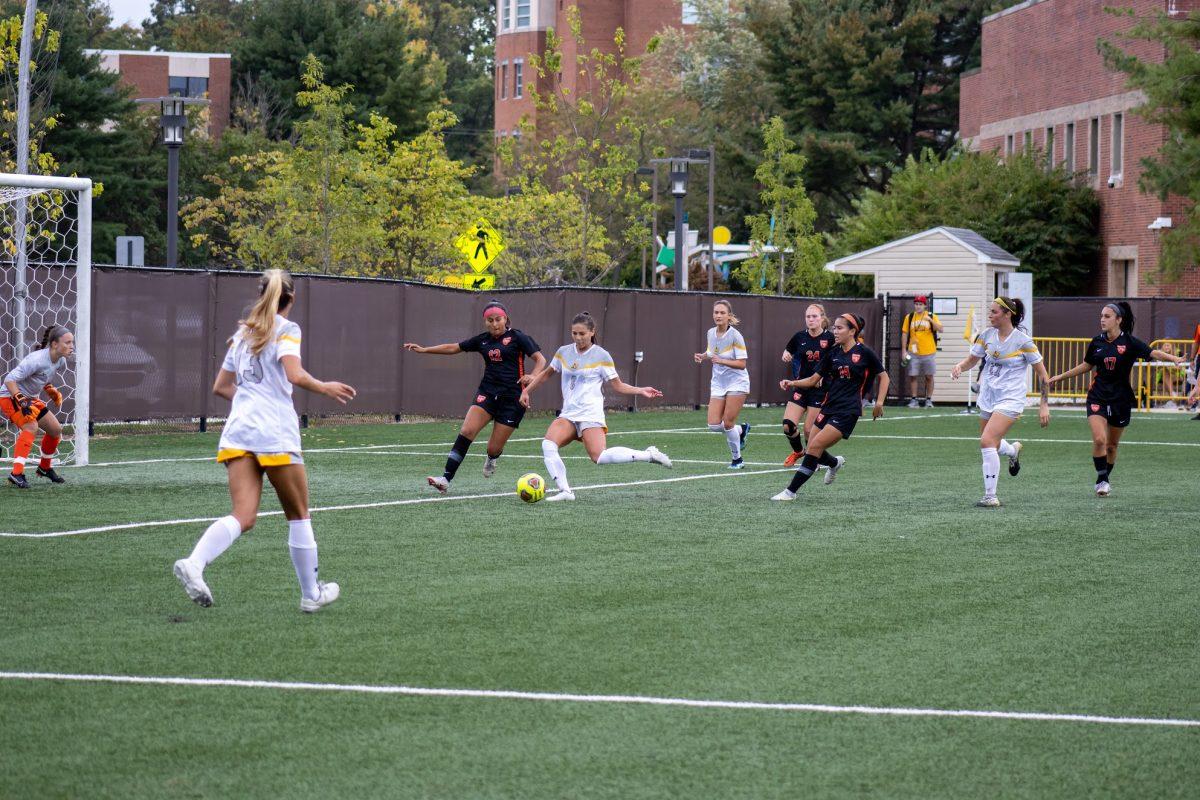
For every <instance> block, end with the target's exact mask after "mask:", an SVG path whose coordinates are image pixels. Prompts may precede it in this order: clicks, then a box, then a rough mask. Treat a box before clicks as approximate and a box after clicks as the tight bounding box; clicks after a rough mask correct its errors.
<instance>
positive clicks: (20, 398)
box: [4, 369, 30, 414]
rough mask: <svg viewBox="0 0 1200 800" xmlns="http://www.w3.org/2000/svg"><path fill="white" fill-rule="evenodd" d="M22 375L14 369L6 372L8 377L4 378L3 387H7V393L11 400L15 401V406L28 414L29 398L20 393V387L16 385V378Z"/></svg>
mask: <svg viewBox="0 0 1200 800" xmlns="http://www.w3.org/2000/svg"><path fill="white" fill-rule="evenodd" d="M22 377H23V376H21V375H18V374H17V371H16V370H15V369H14V370H13V371H12V372H10V373H8V377H7V378H5V379H4V387H5V388H6V389H8V393H9V394H10V395H12V399H13V402H14V403H16V404H17V407H18V408H20V409H21V412H22V413H24V414H28V413H29V401H30V398H29V397H26V396H25V395H24V394H22V393H21V389H20V387H18V386H17V380H19V379H20V378H22Z"/></svg>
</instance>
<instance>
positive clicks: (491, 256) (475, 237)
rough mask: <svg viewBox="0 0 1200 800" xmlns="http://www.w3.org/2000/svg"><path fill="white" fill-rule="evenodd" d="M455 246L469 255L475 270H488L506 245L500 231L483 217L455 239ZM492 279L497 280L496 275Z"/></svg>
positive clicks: (465, 254) (468, 258) (469, 261)
mask: <svg viewBox="0 0 1200 800" xmlns="http://www.w3.org/2000/svg"><path fill="white" fill-rule="evenodd" d="M454 246H455V247H456V248H458V250H459V252H461V253H462V254H463V255H464V256H466V257H467V263H468V264H470V265H471V269H472V270H474V271H475V272H483V271H484V270H486V269H487V268H488V267H489V266H490V265H491V263H492V262H493V261H495V260H496V256H498V255H500V254H501V253H503V252H504V249H505V247H506V245H505V244H504V237H503V236H501V235H500V231H498V230H496V229H495V228H493V227H492V225H491V223H490V222H488V221H487V220H486V219H484V218H483V217H480V218H479V219H477V220H475V223H474V224H473V225H471V227H469V228H467V229H466V230H465V231H463V233H462V235H460V236H459V237H458V238H457V239H455V240H454ZM492 281H493V283H494V282H495V278H494V277H493V278H492ZM469 288H470V287H469Z"/></svg>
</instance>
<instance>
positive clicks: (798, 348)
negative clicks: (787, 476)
mask: <svg viewBox="0 0 1200 800" xmlns="http://www.w3.org/2000/svg"><path fill="white" fill-rule="evenodd" d="M804 326H805V327H804V330H802V331H796V333H795V334H794V335H793V336H792V338H791V339H790V340H789V341H788V343H787V347H785V348H784V350H783V363H785V364H791V365H792V380H800V379H801V378H807V377H808V376H809V375H812V374H813V372H814V371H816V369H817V367H818V366H819V365H820V363H821V359H822V358H824V356H825V354H826V353H828V352H829V351H830V350H832V349H833V334H832V333H830V332H829V317H827V316H825V306H823V305H821V304H820V303H813V304H812V305H810V306H809V307H808V308H807V309H806V310H805V312H804ZM824 394H825V393H824V392H823V391H822V390H821V388H820V387H819V386H815V387H813V388H812V389H790V390H788V401H787V407H786V408H784V410H783V435H784V436H785V437H787V440H788V444H790V445H791V446H792V452H791V453H789V454H788V457H787V458H786V459H784V462H783V465H784V466H785V467H790V466H793V465H795V463H796V462H797V461H799V460H800V457H801V456H803V455H804V442H805V441H807V440H808V439H809V438H811V437H812V429H813V423H814V422H816V419H817V414H818V413H819V412H820V410H821V398H822V397H823V396H824ZM801 419H803V420H804V424H803V428H801V426H800V420H801Z"/></svg>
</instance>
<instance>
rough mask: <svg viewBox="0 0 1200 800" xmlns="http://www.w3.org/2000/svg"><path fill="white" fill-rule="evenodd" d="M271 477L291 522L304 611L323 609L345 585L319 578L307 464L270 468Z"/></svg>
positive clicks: (292, 548)
mask: <svg viewBox="0 0 1200 800" xmlns="http://www.w3.org/2000/svg"><path fill="white" fill-rule="evenodd" d="M267 479H268V480H270V481H271V486H273V487H274V488H275V494H276V495H277V496H278V497H279V505H280V506H282V507H283V515H284V517H286V518H287V521H288V552H289V553H290V554H291V556H292V566H293V567H294V568H295V570H296V579H297V580H298V581H299V582H300V610H301V611H305V612H308V613H312V612H314V611H319V610H320V609H321V608H322V607H324V606H327V605H329V604H330V603H332V602H333V601H334V600H337V599H338V595H339V594H341V587H339V586H338V585H337V584H336V583H332V582H330V583H323V582H321V581H320V580H318V571H317V540H316V537H315V536H313V529H312V519H311V518H310V516H309V513H308V473H307V472H306V471H305V469H304V465H303V464H288V465H286V466H279V467H267Z"/></svg>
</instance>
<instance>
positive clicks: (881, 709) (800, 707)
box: [0, 672, 1200, 728]
mask: <svg viewBox="0 0 1200 800" xmlns="http://www.w3.org/2000/svg"><path fill="white" fill-rule="evenodd" d="M0 680H22V681H61V682H67V681H70V682H76V683H116V684H135V685H150V686H200V687H231V688H239V689H280V690H287V691H308V692H344V693H352V694H383V695H408V696H412V697H458V698H472V699H483V700H539V701H543V702H557V703H609V704H619V705H648V706H683V707H686V708H722V709H736V710H741V711H808V712H816V713H823V714H865V715H871V716H892V717H974V718H978V719H1010V720H1027V721H1037V722H1087V723H1093V724H1100V725H1152V726H1159V727H1175V728H1197V727H1200V720H1195V719H1171V718H1162V717H1158V718H1156V717H1110V716H1102V715H1098V714H1051V713H1047V712H1040V711H977V710H971V709H946V708H903V707H899V708H897V707H887V706H836V705H825V704H821V703H767V702H760V701H754V700H694V699H690V698H686V697H652V696H647V695H622V694H565V693H557V692H520V691H509V690H503V689H432V688H426V687H420V686H388V685H372V684H353V683H308V682H302V681H265V680H244V679H237V678H174V677H154V676H141V675H79V674H71V673H56V672H0Z"/></svg>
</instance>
